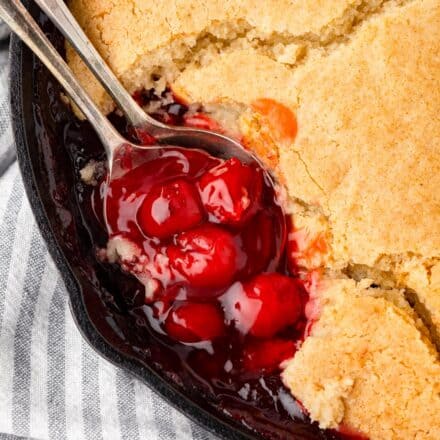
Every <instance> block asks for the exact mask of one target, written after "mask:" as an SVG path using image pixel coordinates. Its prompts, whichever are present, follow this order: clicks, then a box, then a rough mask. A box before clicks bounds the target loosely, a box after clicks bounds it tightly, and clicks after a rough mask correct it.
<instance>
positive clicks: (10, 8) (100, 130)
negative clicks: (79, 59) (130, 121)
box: [0, 0, 124, 163]
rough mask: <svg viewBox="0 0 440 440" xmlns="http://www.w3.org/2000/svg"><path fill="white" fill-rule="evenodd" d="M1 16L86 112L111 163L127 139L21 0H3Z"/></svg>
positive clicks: (0, 6) (0, 1)
mask: <svg viewBox="0 0 440 440" xmlns="http://www.w3.org/2000/svg"><path fill="white" fill-rule="evenodd" d="M0 18H2V19H3V20H4V21H5V22H6V24H8V26H9V27H10V28H11V30H12V31H13V32H14V33H15V34H17V36H18V37H20V38H21V40H23V42H24V43H25V44H26V45H27V46H29V48H30V49H31V50H32V52H34V53H35V55H37V57H38V58H40V60H41V61H42V62H43V64H44V65H45V66H46V67H47V68H48V69H49V70H50V72H51V73H52V74H53V75H54V77H55V78H56V79H57V80H58V81H59V83H60V84H61V85H62V86H63V87H64V89H65V90H66V92H67V93H68V94H69V95H70V97H71V98H72V99H73V101H74V102H75V103H76V105H77V106H78V107H79V108H80V110H81V111H82V112H83V113H84V114H85V115H86V117H87V119H88V120H89V122H90V123H91V124H92V126H93V127H94V129H95V130H96V132H97V134H98V135H99V137H100V139H101V141H102V143H103V144H104V147H105V149H106V153H107V157H108V159H109V161H110V163H111V160H112V157H113V156H112V155H113V151H114V149H115V148H116V147H118V146H119V145H121V144H122V143H124V139H123V138H122V136H121V135H120V134H119V133H118V132H117V131H116V129H115V128H114V127H113V125H112V124H111V123H110V121H109V120H108V119H107V118H106V117H105V116H104V115H103V114H102V113H101V111H100V110H99V108H98V107H97V106H96V105H95V103H94V102H93V100H92V99H91V98H90V96H89V95H88V94H87V92H86V91H85V90H84V89H83V88H82V86H81V85H80V84H79V82H78V81H77V79H76V78H75V76H74V75H73V73H72V71H71V70H70V68H69V67H68V66H67V64H66V63H65V61H64V60H63V58H62V57H61V56H60V55H59V54H58V52H57V51H56V49H55V48H54V47H53V45H52V43H51V42H50V41H49V40H48V38H47V37H46V36H45V35H44V33H43V31H42V30H41V29H40V28H39V26H38V25H37V23H36V22H35V21H34V19H33V18H32V16H31V15H30V14H29V12H28V11H27V10H26V8H25V7H24V6H23V5H22V4H21V2H20V1H19V0H0Z"/></svg>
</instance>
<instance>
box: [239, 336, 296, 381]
mask: <svg viewBox="0 0 440 440" xmlns="http://www.w3.org/2000/svg"><path fill="white" fill-rule="evenodd" d="M295 351H296V347H295V343H294V342H293V341H286V340H284V339H271V340H268V341H259V342H254V343H251V344H249V345H248V346H247V347H245V349H244V351H243V367H244V369H245V370H246V371H249V372H257V371H265V372H266V373H270V372H272V371H275V370H277V369H278V368H279V366H280V364H281V363H282V362H283V361H285V360H287V359H290V358H292V357H293V355H294V354H295Z"/></svg>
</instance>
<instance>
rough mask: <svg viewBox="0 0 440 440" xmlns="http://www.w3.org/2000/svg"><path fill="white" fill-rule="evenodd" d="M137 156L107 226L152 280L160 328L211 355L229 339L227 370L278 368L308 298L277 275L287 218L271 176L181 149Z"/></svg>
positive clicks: (290, 351) (135, 267)
mask: <svg viewBox="0 0 440 440" xmlns="http://www.w3.org/2000/svg"><path fill="white" fill-rule="evenodd" d="M125 159H126V158H124V160H125ZM133 159H134V160H131V161H126V160H125V161H126V162H127V163H128V164H129V165H130V164H133V163H136V164H137V165H136V166H133V167H130V166H128V168H127V170H126V172H125V174H123V176H121V177H119V178H117V179H114V180H112V182H111V183H110V185H109V187H108V192H107V208H106V209H107V211H106V221H107V229H108V231H109V234H110V238H117V239H119V240H121V239H123V240H125V241H127V242H128V243H129V244H130V249H134V251H133V252H131V253H130V254H129V255H125V256H124V257H122V258H121V261H120V263H121V264H122V266H123V268H124V269H125V270H126V271H128V272H130V273H132V274H134V275H135V276H136V277H138V279H140V280H141V281H143V282H145V283H146V285H147V289H146V297H145V303H146V307H147V308H149V310H150V312H149V318H150V319H151V320H154V326H155V327H156V328H157V329H159V330H160V331H161V332H163V333H165V334H166V335H167V336H168V337H169V338H171V339H173V340H175V341H178V342H181V343H184V344H199V343H204V345H203V347H202V348H201V349H202V350H206V349H207V345H206V344H209V350H210V351H211V352H212V354H214V355H216V353H215V347H214V344H216V343H217V341H219V342H220V341H221V343H222V344H223V345H224V344H225V343H226V344H228V343H229V345H230V346H234V348H235V349H234V351H232V352H231V356H230V358H229V359H225V360H222V363H220V364H219V365H222V364H223V365H225V364H228V365H229V368H230V370H231V371H232V370H237V371H246V372H258V371H274V370H276V369H278V367H279V364H280V363H281V362H282V361H284V360H286V359H288V358H290V357H292V356H293V355H294V352H295V339H296V337H295V338H293V337H292V336H291V333H292V332H297V333H298V327H297V325H298V324H299V323H300V322H301V321H303V318H304V304H305V301H306V297H307V295H306V291H305V289H304V286H303V283H302V282H301V281H300V280H299V279H295V278H293V277H290V276H288V275H287V274H285V273H281V272H284V269H283V268H284V261H283V258H282V257H283V254H284V247H285V243H286V235H287V231H286V221H285V218H284V214H283V211H282V209H281V207H280V206H279V204H278V202H277V200H276V197H275V193H274V189H273V187H272V186H271V184H270V181H269V179H268V178H267V176H266V175H265V172H264V171H263V170H262V169H261V168H259V167H258V166H257V165H254V164H253V165H248V164H244V163H241V162H240V161H239V160H237V159H234V158H232V159H229V160H226V161H225V160H221V159H218V158H214V157H212V156H209V155H208V154H206V153H204V152H202V151H199V150H191V149H182V148H177V147H173V148H171V149H160V150H157V149H152V150H146V151H145V154H144V155H143V156H142V158H141V159H139V157H136V158H133ZM147 314H148V312H147Z"/></svg>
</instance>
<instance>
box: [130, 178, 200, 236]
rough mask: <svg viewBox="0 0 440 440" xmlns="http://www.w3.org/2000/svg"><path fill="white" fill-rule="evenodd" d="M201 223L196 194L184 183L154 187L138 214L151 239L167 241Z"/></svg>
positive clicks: (141, 225) (189, 185) (174, 182)
mask: <svg viewBox="0 0 440 440" xmlns="http://www.w3.org/2000/svg"><path fill="white" fill-rule="evenodd" d="M202 220H203V208H202V205H201V203H200V197H199V195H198V193H197V190H196V188H195V187H194V186H193V185H192V184H191V183H188V182H187V181H185V180H183V179H177V180H173V181H171V182H167V183H164V184H162V185H158V186H155V187H153V188H152V189H151V191H150V192H149V193H148V195H147V196H146V198H145V200H144V201H143V203H142V206H141V208H140V209H139V211H138V223H139V226H140V228H141V229H142V231H143V232H144V234H146V235H148V236H150V237H158V238H167V237H170V236H172V235H173V234H176V233H178V232H181V231H185V230H187V229H190V228H192V227H194V226H197V225H198V224H199V223H200V222H201V221H202Z"/></svg>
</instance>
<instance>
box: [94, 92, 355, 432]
mask: <svg viewBox="0 0 440 440" xmlns="http://www.w3.org/2000/svg"><path fill="white" fill-rule="evenodd" d="M152 96H154V95H151V96H150V95H148V94H147V93H146V92H143V93H142V94H138V95H135V98H136V99H137V100H138V102H139V103H140V104H145V103H146V102H149V101H151V99H153V98H152ZM258 106H259V107H261V108H262V111H264V112H266V113H267V112H268V110H270V111H269V113H270V112H271V114H272V116H275V117H276V118H281V120H283V119H284V120H285V119H286V118H287V121H286V122H287V123H289V122H292V123H294V120H293V121H292V120H290V121H289V120H288V113H287V109H283V108H281V110H280V108H275V109H270V106H271V102H270V101H268V100H267V101H260V102H259V103H258ZM258 106H257V110H258ZM280 111H281V113H280ZM154 116H155V117H156V118H157V119H159V120H161V121H164V122H167V123H170V124H174V125H187V126H193V127H201V128H208V129H213V130H220V127H219V125H218V124H217V123H216V122H215V121H213V120H211V119H210V118H209V117H208V116H206V115H205V114H203V113H201V112H200V113H197V112H196V113H194V112H192V114H191V115H190V116H188V108H187V107H186V106H185V105H184V104H182V103H179V102H178V101H176V100H174V101H173V102H172V103H170V104H168V105H167V106H165V107H164V106H160V107H159V109H158V112H157V113H156V114H154ZM294 130H295V131H296V126H295V129H294ZM281 132H282V130H281ZM281 134H282V135H285V133H284V134H283V133H281ZM287 135H289V136H292V135H294V133H293V132H292V130H291V129H287ZM136 136H137V139H138V140H139V141H141V142H143V143H145V144H151V143H152V142H153V139H152V138H151V136H149V135H148V133H136ZM121 164H122V167H123V168H125V169H124V174H123V175H122V176H120V177H118V178H115V179H113V180H112V181H111V182H110V184H109V185H108V187H106V185H105V183H104V182H102V183H101V186H100V187H98V188H97V189H95V191H94V193H93V196H92V198H93V201H92V205H93V206H94V207H95V214H96V215H97V217H98V218H100V219H101V222H102V223H103V224H105V225H106V228H107V231H108V234H109V244H108V246H107V249H106V250H103V249H101V250H100V251H99V256H100V258H101V259H102V260H104V261H110V262H112V263H114V262H117V263H118V264H119V265H120V267H121V268H122V270H124V271H125V272H128V273H130V274H132V275H134V276H135V277H136V278H137V279H138V280H139V281H141V283H142V284H143V285H144V286H145V297H144V299H143V301H142V302H143V304H142V305H140V306H139V307H136V308H135V309H134V310H133V314H134V315H135V316H138V317H139V322H142V320H145V319H146V321H147V322H148V325H149V326H150V327H151V328H152V329H153V330H154V331H155V332H156V333H157V335H158V337H159V338H164V340H165V341H169V342H167V344H169V345H173V347H174V349H175V350H176V352H178V353H179V356H180V357H181V358H183V359H184V360H185V362H186V364H187V365H188V366H189V367H190V369H191V370H192V371H193V372H194V374H195V375H197V377H198V380H200V381H201V382H202V383H205V384H206V386H207V387H208V389H210V390H211V391H213V390H217V391H214V393H217V394H218V393H219V391H218V390H221V389H225V390H227V389H230V390H232V389H236V390H238V395H239V396H240V398H241V399H244V400H252V399H253V397H252V396H251V394H252V393H255V390H254V391H253V390H252V386H250V384H251V383H256V384H257V383H258V387H262V388H264V389H265V390H267V392H268V393H269V394H270V395H272V393H273V392H275V393H277V394H276V395H275V394H274V395H273V396H272V397H273V399H274V402H275V406H277V405H278V404H277V403H276V402H277V401H279V402H281V403H280V404H282V406H284V408H285V409H284V410H283V411H287V413H289V415H290V417H298V416H299V412H298V408H300V407H301V405H300V403H298V405H299V406H296V407H295V408H294V406H295V402H294V400H293V399H292V398H291V396H290V395H289V393H288V391H287V390H285V391H283V387H282V385H281V384H280V381H279V379H278V378H277V379H276V381H274V379H273V378H275V377H277V376H278V371H280V368H281V367H280V365H281V364H282V363H283V361H285V360H287V359H289V358H291V357H293V356H294V354H295V351H296V349H297V348H298V346H299V344H301V342H302V341H303V339H304V338H305V337H306V333H307V332H308V331H309V328H310V322H308V318H307V316H309V315H310V312H309V311H306V310H307V308H310V307H311V304H312V301H309V294H308V292H309V290H310V289H311V288H312V285H313V282H314V277H313V276H311V274H308V275H307V276H304V275H302V276H300V275H299V273H298V272H297V265H296V264H295V261H294V259H292V257H289V255H292V254H293V253H292V252H291V250H292V249H294V248H295V243H292V242H289V236H290V237H294V236H295V234H289V233H290V232H291V231H292V224H291V220H290V219H288V218H287V217H286V216H285V214H284V212H283V209H282V207H281V204H280V202H279V197H278V195H277V194H276V192H275V191H276V190H275V189H274V187H273V185H272V183H271V180H270V178H269V176H268V174H267V173H266V171H265V170H263V169H261V168H260V167H259V166H257V165H255V164H252V165H249V164H244V163H242V162H240V161H239V160H238V159H235V158H231V159H229V160H223V159H220V158H216V157H212V156H210V155H208V154H207V153H205V152H203V151H200V150H196V149H188V148H179V147H171V148H166V149H165V148H164V149H151V150H149V149H148V148H147V149H146V150H145V153H143V154H142V156H141V157H139V155H137V156H136V157H134V155H133V157H132V155H131V152H130V151H126V152H125V157H123V158H122V160H121ZM104 195H105V197H106V212H105V213H102V210H103V205H104V204H103V198H104ZM104 219H105V220H104ZM318 251H319V249H318ZM306 306H307V307H306ZM272 381H273V382H274V390H273V391H272V388H271V385H270V383H271V382H272ZM240 386H241V388H240ZM280 386H281V388H280ZM256 396H258V393H256V394H255V398H257V397H256ZM289 402H290V403H289ZM292 405H293V406H292ZM234 406H235V404H234ZM280 411H281V409H280ZM283 411H282V412H283ZM291 411H292V414H290V412H291ZM294 414H295V415H294ZM235 417H240V418H241V417H243V414H242V413H241V411H238V413H236V414H235ZM244 418H245V417H244ZM348 437H350V438H354V437H355V436H353V437H352V435H348V436H347V438H348Z"/></svg>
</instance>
